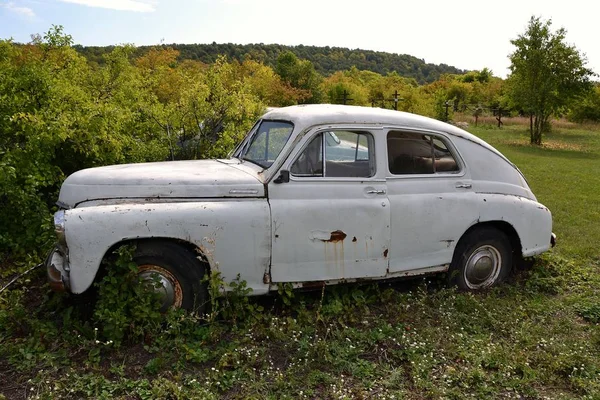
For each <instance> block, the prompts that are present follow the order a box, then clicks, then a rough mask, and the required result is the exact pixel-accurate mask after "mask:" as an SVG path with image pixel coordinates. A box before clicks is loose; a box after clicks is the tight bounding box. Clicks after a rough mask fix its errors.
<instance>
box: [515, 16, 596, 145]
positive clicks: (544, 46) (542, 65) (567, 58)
mask: <svg viewBox="0 0 600 400" xmlns="http://www.w3.org/2000/svg"><path fill="white" fill-rule="evenodd" d="M551 25H552V21H550V20H548V21H542V20H541V19H540V18H539V17H531V19H530V20H529V24H528V26H527V30H526V31H525V33H523V34H521V35H519V36H518V37H517V39H514V40H511V43H512V44H513V45H514V46H515V47H516V49H515V51H514V52H513V53H512V54H511V55H510V61H511V66H510V70H511V74H510V76H509V79H508V82H509V89H510V90H509V95H510V99H511V101H512V102H513V104H514V106H516V107H517V108H520V109H522V110H523V112H524V113H525V114H527V115H530V116H531V118H532V122H531V128H530V137H531V143H532V144H537V145H540V144H542V134H543V132H545V131H547V128H548V127H549V118H550V116H551V115H556V114H560V113H561V112H563V111H565V110H566V109H567V107H568V106H569V105H570V104H571V102H572V101H573V100H574V99H576V98H578V97H579V96H581V95H582V94H583V93H584V92H585V91H586V90H588V89H589V88H590V77H591V76H593V75H594V73H593V72H592V71H591V70H590V69H588V68H586V66H585V64H586V60H585V57H584V56H583V55H582V54H580V52H579V51H578V50H577V49H576V48H575V46H571V45H569V44H567V43H566V41H565V38H566V31H565V29H564V28H560V29H558V30H557V31H555V32H553V31H552V30H551Z"/></svg>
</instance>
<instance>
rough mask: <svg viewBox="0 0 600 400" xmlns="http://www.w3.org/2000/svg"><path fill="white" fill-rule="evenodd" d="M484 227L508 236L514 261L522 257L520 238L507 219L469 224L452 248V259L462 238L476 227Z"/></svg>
mask: <svg viewBox="0 0 600 400" xmlns="http://www.w3.org/2000/svg"><path fill="white" fill-rule="evenodd" d="M484 227H487V228H495V229H497V230H499V231H500V232H502V233H504V234H505V235H506V237H507V238H508V240H509V242H510V245H511V247H512V251H513V257H514V260H515V261H516V260H518V259H520V258H521V257H522V255H523V248H522V245H521V238H520V237H519V234H518V233H517V230H516V229H515V227H514V226H513V225H511V224H510V223H509V222H507V221H484V222H477V223H476V224H474V225H471V226H470V227H469V229H467V230H466V231H465V232H464V233H463V234H462V236H461V237H460V239H459V240H458V243H457V244H456V247H455V248H454V255H453V259H454V258H455V257H456V255H457V254H456V252H457V251H458V249H459V248H460V246H459V245H460V244H461V242H462V241H464V239H465V238H466V237H467V236H468V235H469V234H470V233H471V232H473V231H476V230H477V229H481V228H484Z"/></svg>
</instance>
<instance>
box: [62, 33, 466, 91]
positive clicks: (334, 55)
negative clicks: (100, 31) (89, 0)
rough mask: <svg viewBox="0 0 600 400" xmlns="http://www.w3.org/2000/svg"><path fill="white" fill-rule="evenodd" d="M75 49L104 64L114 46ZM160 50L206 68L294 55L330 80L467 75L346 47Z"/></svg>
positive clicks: (213, 46)
mask: <svg viewBox="0 0 600 400" xmlns="http://www.w3.org/2000/svg"><path fill="white" fill-rule="evenodd" d="M74 48H75V49H76V50H77V51H78V52H79V53H81V54H83V55H84V56H85V57H86V58H87V59H88V60H90V61H92V62H95V63H98V64H102V63H103V62H104V57H103V56H104V55H105V54H106V53H109V52H111V51H112V49H113V48H114V46H106V47H101V46H81V45H76V46H74ZM156 48H157V47H156V46H140V47H137V48H136V55H137V56H141V55H142V54H144V53H146V52H148V51H150V50H154V49H156ZM158 48H163V49H174V50H177V51H178V52H179V55H178V57H177V59H178V61H184V60H193V61H201V62H203V63H205V64H212V63H214V62H215V61H216V60H217V59H218V58H219V57H222V56H225V57H227V59H229V60H237V61H238V62H243V61H244V60H246V59H252V60H254V61H258V62H260V63H262V64H265V65H267V66H270V67H272V68H274V67H275V65H276V64H277V59H278V58H279V56H280V55H281V54H282V53H287V52H291V53H293V54H294V55H295V56H296V57H298V58H300V59H303V60H307V61H310V62H311V63H312V64H313V66H314V68H315V70H316V71H317V72H318V73H319V74H321V75H324V76H329V75H331V74H334V73H335V72H337V71H343V70H347V69H350V68H351V67H356V68H357V69H359V70H366V71H371V72H375V73H378V74H380V75H386V74H388V73H391V72H396V73H398V74H399V75H401V76H403V77H406V78H412V79H414V80H415V81H416V82H417V83H418V84H420V85H422V84H426V83H432V82H435V81H437V80H438V79H439V78H440V77H441V76H442V75H444V74H462V73H464V72H466V71H463V70H460V69H458V68H455V67H452V66H449V65H446V64H439V65H438V64H430V63H426V62H425V61H424V60H422V59H419V58H416V57H413V56H410V55H407V54H393V53H386V52H381V51H371V50H361V49H354V50H352V49H348V48H343V47H329V46H326V47H317V46H303V45H299V46H284V45H280V44H263V43H259V44H244V45H242V44H232V43H214V42H213V43H211V44H177V43H173V44H164V45H161V46H159V47H158Z"/></svg>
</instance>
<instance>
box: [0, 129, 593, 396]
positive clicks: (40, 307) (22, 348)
mask: <svg viewBox="0 0 600 400" xmlns="http://www.w3.org/2000/svg"><path fill="white" fill-rule="evenodd" d="M470 130H471V131H472V132H473V133H475V134H476V135H478V136H480V137H482V138H483V139H485V140H486V141H488V142H490V143H491V144H492V145H494V146H495V147H497V148H498V149H499V150H500V151H502V152H503V153H504V154H505V155H506V156H508V157H509V158H510V159H511V160H512V161H513V162H515V163H516V164H517V165H518V166H519V168H520V169H521V170H522V171H523V172H524V174H525V175H526V176H527V178H528V180H529V183H530V185H531V186H532V188H533V190H534V192H535V193H536V195H537V196H538V199H539V200H540V201H541V202H542V203H544V204H545V205H547V206H548V207H549V208H550V209H551V211H552V212H553V215H554V221H555V227H554V231H555V232H556V233H557V235H558V238H559V242H558V247H557V248H555V249H554V250H553V251H551V252H550V253H548V254H546V255H544V256H543V257H540V258H539V259H537V260H536V262H535V264H534V265H533V266H531V267H528V268H526V269H523V270H519V271H515V273H514V274H513V276H512V277H511V279H510V281H509V282H508V283H506V284H505V285H502V286H501V287H499V288H496V289H494V290H492V291H489V292H486V293H481V294H476V295H474V294H469V293H457V292H456V291H454V290H453V289H447V288H445V287H444V286H443V285H442V284H441V283H440V280H438V279H437V278H421V279H414V280H411V281H406V282H403V283H395V284H381V285H367V286H347V287H339V288H328V289H327V290H325V291H324V292H316V293H294V294H292V295H289V294H286V293H285V291H283V292H284V293H283V295H281V296H274V297H267V298H260V299H252V300H250V301H248V299H247V298H231V299H229V301H228V302H226V303H223V304H222V307H223V308H222V313H221V316H220V318H218V319H216V320H214V321H212V322H210V323H207V322H205V321H199V320H198V319H197V318H195V317H193V316H189V315H184V314H181V313H172V314H170V315H168V316H167V319H166V321H165V322H163V323H162V324H158V325H155V326H139V325H136V326H134V324H133V322H132V324H131V326H130V327H129V330H128V338H125V339H124V341H123V343H122V344H121V345H120V346H119V345H118V344H119V343H118V342H115V341H111V340H112V338H111V337H109V336H107V333H106V332H107V326H105V325H102V324H99V323H98V322H94V321H97V320H94V318H92V319H89V318H88V319H86V318H84V315H85V314H86V312H87V314H89V310H86V309H85V307H77V306H76V305H74V303H73V301H72V300H71V299H68V298H64V297H62V296H56V295H52V294H50V293H49V292H48V289H47V287H46V286H45V284H44V282H43V276H41V275H43V274H39V275H36V276H34V277H32V278H31V280H30V281H29V282H27V284H26V285H23V286H16V287H15V288H14V289H12V290H10V291H8V292H7V293H5V294H3V295H2V297H0V393H1V394H0V399H1V398H2V395H4V396H5V397H6V398H9V399H19V398H47V399H54V398H72V399H79V398H88V397H93V398H106V399H110V398H124V399H125V398H126V399H131V398H140V399H154V398H165V399H167V398H168V399H187V398H209V399H210V398H231V399H245V398H254V399H271V398H272V399H275V398H290V399H291V398H294V399H295V398H333V399H368V398H377V399H464V398H474V399H488V398H489V399H519V398H520V399H573V398H582V399H584V398H586V399H599V398H600V357H599V356H600V327H599V326H598V322H600V296H599V288H600V274H599V272H600V271H599V269H600V251H599V250H598V249H597V244H598V243H600V226H599V225H600V224H599V222H600V199H599V197H600V129H598V128H595V127H587V128H586V127H574V126H570V125H565V126H562V125H561V126H556V127H555V129H554V130H553V132H552V133H550V134H549V135H548V136H547V137H546V144H545V145H544V146H543V147H542V148H534V147H531V146H529V145H528V137H527V134H526V130H525V127H524V126H523V125H518V124H514V125H513V124H507V125H506V126H505V127H504V128H503V129H497V128H494V127H492V126H490V125H488V126H485V125H484V126H480V127H478V128H471V129H470Z"/></svg>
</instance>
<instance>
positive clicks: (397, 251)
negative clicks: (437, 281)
mask: <svg viewBox="0 0 600 400" xmlns="http://www.w3.org/2000/svg"><path fill="white" fill-rule="evenodd" d="M386 144H387V158H388V165H387V167H388V171H389V173H388V176H387V190H388V198H389V200H390V207H391V237H392V239H391V247H390V273H394V272H403V271H409V270H416V269H420V268H425V267H433V266H440V265H445V264H449V263H450V262H451V261H452V256H453V254H454V248H455V247H456V243H457V242H458V240H459V239H460V237H461V236H462V234H463V233H464V232H465V231H466V230H467V229H468V228H469V226H471V225H472V224H473V223H474V222H475V221H476V219H477V218H478V216H479V208H478V207H479V205H478V204H477V198H476V196H475V194H474V192H473V189H472V183H471V179H470V176H469V173H468V170H467V168H466V166H465V164H464V162H463V161H462V159H461V158H460V156H459V154H458V152H457V151H456V149H455V148H454V146H452V143H451V141H450V139H449V138H448V137H446V136H444V135H442V134H438V133H428V132H411V131H405V130H393V129H392V130H389V131H388V132H387V133H386Z"/></svg>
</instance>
